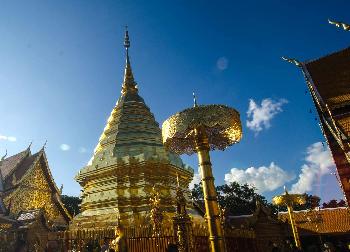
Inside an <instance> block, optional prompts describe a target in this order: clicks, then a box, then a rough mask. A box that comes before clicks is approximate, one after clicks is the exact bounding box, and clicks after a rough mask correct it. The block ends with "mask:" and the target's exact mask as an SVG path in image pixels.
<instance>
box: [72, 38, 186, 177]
mask: <svg viewBox="0 0 350 252" xmlns="http://www.w3.org/2000/svg"><path fill="white" fill-rule="evenodd" d="M124 46H125V48H126V63H125V71H124V79H123V83H122V91H121V96H120V98H119V99H118V101H117V103H116V105H115V107H114V108H113V110H112V112H111V115H110V116H109V118H108V120H107V124H106V126H105V128H104V131H103V133H102V134H101V137H100V139H99V142H98V144H97V146H96V148H95V151H94V155H93V157H92V158H91V160H90V162H89V164H88V166H86V167H84V168H83V169H82V170H81V171H80V173H79V175H80V174H84V173H86V172H88V171H91V170H95V169H100V168H101V167H106V166H110V165H113V164H117V163H118V160H119V161H120V160H123V162H124V163H125V162H128V160H129V159H136V160H139V161H140V162H145V161H147V160H153V161H154V160H160V161H162V162H165V163H169V164H172V165H174V166H177V167H179V168H187V167H186V166H185V165H184V164H183V162H182V160H181V159H180V158H179V157H178V156H177V155H175V154H172V153H169V152H168V151H166V150H165V148H164V146H163V143H162V134H161V130H160V128H159V124H158V122H156V120H155V118H154V115H153V113H152V112H151V111H150V109H149V107H148V106H147V105H146V104H145V102H144V100H143V98H142V97H141V96H140V95H139V93H138V87H137V85H136V82H135V80H134V75H133V72H132V68H131V63H130V59H129V47H130V41H129V35H128V32H126V34H125V42H124ZM79 175H78V177H79Z"/></svg>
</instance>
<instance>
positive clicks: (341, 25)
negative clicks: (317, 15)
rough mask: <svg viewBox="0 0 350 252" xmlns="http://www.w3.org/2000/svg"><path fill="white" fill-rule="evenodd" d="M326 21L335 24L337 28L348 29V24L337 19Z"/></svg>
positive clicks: (349, 25) (349, 27) (349, 26)
mask: <svg viewBox="0 0 350 252" xmlns="http://www.w3.org/2000/svg"><path fill="white" fill-rule="evenodd" d="M328 23H330V24H332V25H335V26H336V27H338V28H343V29H344V30H345V31H350V24H347V23H343V22H339V21H332V20H329V19H328Z"/></svg>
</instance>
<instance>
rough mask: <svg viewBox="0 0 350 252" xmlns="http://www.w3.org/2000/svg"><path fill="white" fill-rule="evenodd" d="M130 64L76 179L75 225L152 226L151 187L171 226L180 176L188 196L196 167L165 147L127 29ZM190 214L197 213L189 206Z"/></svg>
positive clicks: (127, 65) (126, 43)
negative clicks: (139, 80) (142, 90)
mask: <svg viewBox="0 0 350 252" xmlns="http://www.w3.org/2000/svg"><path fill="white" fill-rule="evenodd" d="M124 46H125V48H126V66H125V72H124V81H123V84H122V91H121V96H120V98H119V100H118V101H117V104H116V106H115V107H114V109H113V110H112V113H111V115H110V117H109V119H108V121H107V125H106V127H105V129H104V131H103V133H102V135H101V137H100V139H99V142H98V144H97V146H96V148H95V151H94V155H93V157H92V158H91V160H90V162H89V163H88V165H87V166H85V167H84V168H82V169H81V170H80V171H79V174H78V175H77V176H76V180H77V181H78V182H79V183H80V185H81V186H82V187H83V190H82V194H81V197H82V203H81V213H80V214H79V215H77V216H76V217H75V218H74V220H73V223H72V224H71V229H77V228H81V227H82V228H106V227H112V226H115V225H116V219H117V218H118V215H119V216H120V220H121V223H122V224H123V225H124V226H139V225H146V224H147V225H148V224H149V223H150V210H151V206H150V203H149V199H150V195H151V193H152V188H153V187H155V189H156V190H157V191H158V192H159V194H160V202H161V203H160V204H161V207H162V211H163V212H164V221H163V223H164V224H166V223H168V224H169V225H171V223H170V221H171V218H172V217H173V215H174V213H175V211H176V209H175V201H176V199H175V197H176V187H177V179H176V176H177V174H178V175H179V183H180V185H181V187H182V188H183V189H184V191H185V195H186V198H189V190H188V185H189V183H190V181H191V180H192V177H193V169H191V168H190V167H188V166H186V165H185V164H184V163H183V162H182V160H181V159H180V157H179V156H177V155H175V154H173V153H171V152H168V151H166V150H165V148H164V146H163V143H162V134H161V130H160V128H159V124H158V123H157V122H156V121H155V118H154V115H153V114H152V113H151V111H150V109H149V108H148V107H147V105H146V104H145V102H144V100H143V99H142V97H141V96H139V94H138V87H137V85H136V82H135V80H134V76H133V73H132V69H131V65H130V59H129V47H130V41H129V36H128V31H126V33H125V41H124ZM188 202H190V201H188ZM188 208H189V212H190V213H192V214H194V215H195V216H197V215H196V213H195V212H194V210H193V209H192V206H191V205H190V203H189V204H188Z"/></svg>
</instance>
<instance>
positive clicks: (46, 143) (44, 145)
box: [41, 139, 47, 151]
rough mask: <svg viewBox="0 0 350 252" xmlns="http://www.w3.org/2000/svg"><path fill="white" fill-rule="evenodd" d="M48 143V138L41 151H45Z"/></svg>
mask: <svg viewBox="0 0 350 252" xmlns="http://www.w3.org/2000/svg"><path fill="white" fill-rule="evenodd" d="M46 144H47V139H46V140H45V143H44V145H43V147H42V148H41V151H44V150H45V148H46Z"/></svg>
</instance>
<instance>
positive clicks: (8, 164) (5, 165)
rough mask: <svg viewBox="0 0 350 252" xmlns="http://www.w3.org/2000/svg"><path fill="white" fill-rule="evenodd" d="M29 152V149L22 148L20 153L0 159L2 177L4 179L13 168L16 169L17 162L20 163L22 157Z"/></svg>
mask: <svg viewBox="0 0 350 252" xmlns="http://www.w3.org/2000/svg"><path fill="white" fill-rule="evenodd" d="M30 154H31V153H30V149H29V148H27V149H26V150H24V151H22V152H20V153H17V154H15V155H13V156H10V157H8V158H5V159H4V160H1V161H0V170H1V174H2V176H3V179H6V178H7V177H8V176H9V175H10V174H11V173H12V172H13V170H14V169H16V167H17V166H18V165H19V164H21V162H22V161H23V159H25V158H26V157H27V156H29V155H30Z"/></svg>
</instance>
